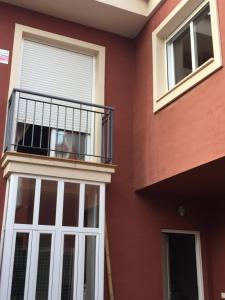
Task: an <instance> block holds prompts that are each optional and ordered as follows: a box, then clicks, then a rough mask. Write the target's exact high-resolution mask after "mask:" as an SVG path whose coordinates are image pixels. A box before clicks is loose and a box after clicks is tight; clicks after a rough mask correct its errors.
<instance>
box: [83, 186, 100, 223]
mask: <svg viewBox="0 0 225 300" xmlns="http://www.w3.org/2000/svg"><path fill="white" fill-rule="evenodd" d="M99 189H100V187H99V185H91V184H86V185H85V202H84V227H94V228H97V227H98V226H99V195H100V190H99Z"/></svg>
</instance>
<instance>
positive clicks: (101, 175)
mask: <svg viewBox="0 0 225 300" xmlns="http://www.w3.org/2000/svg"><path fill="white" fill-rule="evenodd" d="M1 166H2V168H3V177H4V178H7V177H9V176H10V175H11V174H24V175H31V176H34V175H35V176H47V177H55V178H62V179H71V180H86V181H94V182H101V183H103V182H104V183H109V182H111V175H112V173H114V172H115V166H113V165H108V164H102V163H99V164H98V163H93V162H86V161H78V160H72V159H64V158H63V159H62V158H56V157H47V156H40V155H39V156H37V155H31V154H26V153H18V152H5V153H4V155H3V157H2V159H1Z"/></svg>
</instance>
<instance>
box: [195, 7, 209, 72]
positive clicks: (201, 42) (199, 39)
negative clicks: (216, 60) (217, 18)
mask: <svg viewBox="0 0 225 300" xmlns="http://www.w3.org/2000/svg"><path fill="white" fill-rule="evenodd" d="M194 29H195V39H196V51H197V66H198V67H199V66H201V65H202V64H204V63H205V62H206V61H207V60H209V59H210V58H212V57H213V44H212V29H211V18H210V11H209V8H207V9H206V10H204V11H203V12H202V13H201V14H200V15H199V16H198V17H197V19H196V20H195V21H194Z"/></svg>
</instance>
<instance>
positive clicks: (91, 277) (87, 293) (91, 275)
mask: <svg viewBox="0 0 225 300" xmlns="http://www.w3.org/2000/svg"><path fill="white" fill-rule="evenodd" d="M95 256H96V237H95V236H86V237H85V262H84V298H83V299H84V300H94V299H95Z"/></svg>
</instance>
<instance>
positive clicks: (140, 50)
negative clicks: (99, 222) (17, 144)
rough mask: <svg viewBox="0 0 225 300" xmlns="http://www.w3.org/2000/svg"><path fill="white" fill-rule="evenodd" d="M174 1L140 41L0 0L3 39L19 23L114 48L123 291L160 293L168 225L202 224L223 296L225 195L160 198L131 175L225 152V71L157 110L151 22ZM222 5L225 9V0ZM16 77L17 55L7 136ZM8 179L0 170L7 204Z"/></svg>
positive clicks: (210, 272) (213, 285)
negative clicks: (143, 190)
mask: <svg viewBox="0 0 225 300" xmlns="http://www.w3.org/2000/svg"><path fill="white" fill-rule="evenodd" d="M176 2H177V1H174V0H170V1H166V3H165V4H164V5H163V6H162V8H161V9H160V10H159V12H158V13H157V14H156V15H155V16H154V17H153V19H152V21H151V22H150V23H149V24H147V26H146V27H145V29H144V30H143V31H142V32H141V34H140V36H139V37H137V39H136V40H135V41H131V40H129V39H125V38H122V37H119V36H117V35H114V34H109V33H106V32H103V31H99V30H95V29H90V28H88V27H85V26H81V25H78V24H74V23H70V22H66V21H63V20H59V19H55V18H52V17H48V16H44V15H40V14H37V13H33V12H31V11H27V10H24V9H20V8H16V7H12V6H9V5H6V4H3V3H0V32H4V35H1V36H0V48H3V49H9V50H12V45H13V32H14V25H15V23H20V24H23V25H27V26H32V27H36V28H40V29H42V30H47V31H51V32H54V33H57V34H61V35H66V36H69V37H73V38H77V39H81V40H84V41H88V42H92V43H96V44H99V45H103V46H105V47H106V85H105V99H106V104H110V105H112V106H114V107H115V108H116V113H115V124H114V137H115V144H114V154H115V157H114V163H115V164H117V165H118V167H117V170H116V174H115V175H113V178H112V184H110V185H109V186H108V187H107V195H106V200H107V201H106V202H107V203H106V207H107V211H106V214H107V225H108V232H109V246H110V257H111V264H112V277H113V286H114V294H115V299H116V300H149V299H150V300H162V264H161V229H164V228H170V229H182V230H200V231H201V238H202V256H203V268H204V280H205V294H206V299H205V300H216V299H219V292H220V291H222V289H223V288H224V290H225V285H224V282H225V280H224V278H225V263H224V255H223V253H225V244H224V236H225V229H224V228H225V221H224V219H225V218H223V211H225V205H224V201H223V200H218V203H219V205H218V204H217V202H216V203H215V202H214V201H212V199H209V200H206V199H204V198H202V199H192V198H188V199H176V198H170V199H167V198H165V199H163V198H162V199H159V198H157V197H156V198H154V197H152V196H151V197H150V196H147V195H145V196H143V195H140V194H135V192H134V188H133V179H134V184H135V187H138V188H140V187H144V186H147V185H149V184H151V183H152V182H156V181H159V180H161V179H163V178H166V177H168V176H171V175H172V174H174V173H176V172H180V171H181V170H185V169H188V168H191V167H193V166H194V165H197V164H201V163H203V162H204V161H205V160H209V159H214V158H215V157H216V156H219V155H222V153H223V152H224V151H225V142H221V141H222V139H224V137H225V134H224V132H223V130H222V125H223V121H225V105H224V104H223V99H222V98H223V91H222V84H223V82H222V81H223V76H224V75H223V74H224V71H223V70H220V71H219V72H217V73H216V74H214V75H213V76H211V77H210V78H209V79H208V80H207V81H204V82H203V83H201V84H200V85H199V86H197V87H196V88H195V89H193V90H192V91H191V92H189V93H187V94H186V95H184V96H183V97H182V99H179V100H177V101H176V102H174V103H173V104H171V105H170V106H168V107H167V108H165V109H163V110H162V111H161V112H159V113H157V114H156V115H153V113H152V77H151V76H152V75H151V67H152V62H151V31H152V29H154V28H155V26H157V25H158V24H159V22H160V21H161V20H162V19H163V18H164V17H165V16H166V15H167V13H168V12H169V11H170V10H171V8H172V7H173V6H174V5H175V4H176ZM219 4H220V7H221V9H222V10H223V12H221V17H222V15H223V14H225V4H223V0H220V1H219ZM224 17H225V15H224ZM221 19H222V18H221ZM223 20H225V18H223ZM224 22H225V21H224ZM223 27H224V28H225V26H223ZM223 30H225V29H223ZM135 46H136V48H135ZM10 57H11V56H10ZM134 71H135V72H134ZM9 76H10V64H9V65H1V64H0V105H1V107H0V108H1V109H0V114H1V115H0V142H2V138H3V131H4V117H5V109H6V101H7V95H8V84H9ZM215 87H216V88H215ZM215 102H216V103H217V104H216V105H215ZM212 104H214V105H213V106H212ZM216 107H217V109H216ZM133 120H134V125H133ZM178 125H179V126H178ZM217 127H218V128H217ZM224 141H225V139H224ZM201 151H202V154H200V152H201ZM193 154H195V155H193ZM184 158H185V159H184ZM133 167H134V169H133ZM133 177H134V178H133ZM4 184H5V181H4V180H3V179H0V195H1V198H0V201H1V202H0V203H1V204H2V203H3V201H4V196H3V193H1V192H2V191H4ZM180 202H182V204H184V205H185V207H186V210H187V215H186V216H185V217H184V218H181V217H178V216H177V215H176V207H177V204H178V203H180ZM0 209H1V207H0ZM212 212H213V216H212ZM215 219H216V220H215ZM106 290H107V289H106ZM106 299H107V297H106Z"/></svg>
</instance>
